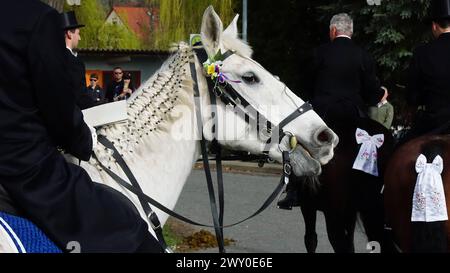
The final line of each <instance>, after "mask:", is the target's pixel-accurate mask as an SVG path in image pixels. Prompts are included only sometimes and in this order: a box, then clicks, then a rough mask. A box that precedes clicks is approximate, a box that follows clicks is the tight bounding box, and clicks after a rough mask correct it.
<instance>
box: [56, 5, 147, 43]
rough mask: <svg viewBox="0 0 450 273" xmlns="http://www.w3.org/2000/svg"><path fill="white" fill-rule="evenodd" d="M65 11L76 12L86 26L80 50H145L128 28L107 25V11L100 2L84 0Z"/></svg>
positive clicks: (83, 30) (82, 31)
mask: <svg viewBox="0 0 450 273" xmlns="http://www.w3.org/2000/svg"><path fill="white" fill-rule="evenodd" d="M64 9H65V11H68V10H74V11H75V13H76V16H77V19H78V22H79V23H81V24H84V25H85V27H84V28H82V29H81V37H82V38H81V41H80V44H79V48H97V49H144V48H146V45H145V44H144V43H142V42H141V41H140V40H139V38H137V37H136V35H135V34H134V33H133V32H131V31H130V30H129V29H128V28H126V27H124V26H120V25H113V24H105V20H106V11H105V10H104V9H103V6H102V5H101V4H100V2H99V1H98V0H82V1H81V6H79V7H70V6H68V5H67V4H66V5H65V7H64Z"/></svg>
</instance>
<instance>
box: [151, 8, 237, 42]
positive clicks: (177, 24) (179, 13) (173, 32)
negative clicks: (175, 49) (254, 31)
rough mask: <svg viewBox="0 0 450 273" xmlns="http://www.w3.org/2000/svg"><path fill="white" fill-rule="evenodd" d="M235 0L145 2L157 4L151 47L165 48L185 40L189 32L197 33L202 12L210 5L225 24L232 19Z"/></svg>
mask: <svg viewBox="0 0 450 273" xmlns="http://www.w3.org/2000/svg"><path fill="white" fill-rule="evenodd" d="M235 2H239V1H237V0H153V1H147V4H149V5H153V6H159V8H160V19H159V27H158V29H157V30H156V31H155V32H154V34H153V37H152V38H151V44H152V47H153V48H155V49H162V50H166V49H168V48H170V46H171V45H172V43H176V42H179V41H187V40H188V39H189V34H191V33H199V32H200V26H201V22H202V17H203V12H204V11H205V9H206V8H207V7H208V6H209V5H212V6H213V7H214V9H215V10H216V12H217V13H218V14H219V16H220V17H221V19H222V21H223V23H224V25H225V26H227V25H228V24H229V23H230V22H231V19H233V16H234V11H233V6H234V3H235Z"/></svg>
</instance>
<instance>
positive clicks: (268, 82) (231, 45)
mask: <svg viewBox="0 0 450 273" xmlns="http://www.w3.org/2000/svg"><path fill="white" fill-rule="evenodd" d="M237 19H238V16H236V17H235V18H234V20H233V22H232V23H231V24H230V26H229V27H228V28H227V29H226V30H223V24H222V21H221V20H220V18H219V16H218V15H217V13H216V12H215V11H214V9H213V8H212V7H209V8H207V9H206V11H205V13H204V15H203V23H202V28H201V36H202V43H203V46H204V48H205V50H206V52H207V54H208V56H209V57H210V58H211V59H213V57H214V56H220V55H217V53H218V52H220V53H222V54H224V53H226V52H231V53H232V55H229V54H228V55H229V56H228V57H226V58H225V59H223V61H221V62H219V64H220V73H222V74H221V75H222V81H226V84H227V85H229V86H231V87H232V88H233V89H234V90H235V92H236V93H237V94H239V96H240V98H239V99H238V100H237V101H238V102H240V101H241V100H242V99H244V100H245V101H246V102H248V103H249V104H250V105H251V106H252V107H251V109H250V110H249V107H245V104H242V105H239V107H240V108H241V109H242V108H246V113H247V114H249V115H250V116H253V117H256V113H254V112H255V111H252V110H256V111H257V112H258V113H259V114H261V115H262V116H264V117H265V118H266V119H267V120H268V121H270V123H271V124H273V125H275V126H278V125H279V124H280V123H282V122H283V123H285V122H286V121H288V122H287V124H285V125H284V126H283V128H280V129H282V132H284V134H287V135H284V134H283V133H282V135H281V136H282V139H279V137H278V134H277V133H278V130H272V132H270V130H267V128H264V127H265V126H258V125H257V122H249V120H248V119H247V120H246V118H245V116H244V115H242V114H240V113H242V111H241V112H239V111H236V106H235V107H231V106H230V105H227V104H226V103H224V102H223V101H222V100H221V99H220V97H218V98H217V110H216V111H217V116H216V119H217V120H218V124H216V126H215V128H216V129H217V131H216V135H213V133H212V127H213V124H215V122H214V116H215V115H213V114H211V112H210V111H203V110H202V111H203V120H204V124H205V126H204V128H203V133H204V135H205V137H206V138H207V139H209V140H211V139H213V138H214V137H215V138H216V139H218V141H219V143H221V144H222V145H225V146H228V147H230V148H232V149H236V150H245V151H250V152H252V153H254V154H261V153H262V152H263V151H264V150H265V149H266V150H268V151H269V156H270V157H272V158H273V159H275V160H278V161H281V160H282V151H284V150H290V158H291V164H292V167H293V171H294V174H295V175H298V176H302V175H318V174H320V172H321V165H324V164H326V163H328V162H329V161H330V160H331V158H332V157H333V155H334V154H333V149H334V147H335V146H336V145H337V143H338V137H337V135H336V134H335V133H334V132H333V131H332V130H331V129H329V128H328V127H327V125H326V124H325V123H324V122H323V120H322V119H321V118H320V117H319V116H318V115H317V114H316V113H315V112H314V111H312V110H310V111H305V112H304V113H300V114H299V115H298V116H296V117H295V118H294V119H293V120H289V119H288V120H286V119H287V118H288V117H289V116H291V115H292V114H293V113H295V112H296V111H298V110H299V108H300V107H301V106H305V105H307V104H305V102H304V101H303V100H301V99H300V98H299V97H297V96H296V95H295V94H294V93H293V92H292V91H291V90H290V89H289V88H288V87H287V86H286V85H285V84H284V83H283V82H281V81H280V80H279V79H278V78H277V77H276V76H274V75H272V74H271V73H270V72H268V71H267V70H266V69H264V68H263V67H262V66H261V65H260V64H258V63H257V62H255V61H254V60H252V59H251V54H252V50H251V48H250V47H249V46H248V45H247V44H246V43H244V42H243V41H241V40H240V39H239V38H238V28H237ZM280 54H282V53H280ZM212 61H216V60H214V59H213V60H212ZM200 65H202V64H200ZM210 72H211V71H210ZM204 75H205V76H206V77H208V76H210V75H208V74H207V72H204ZM215 76H216V79H217V76H218V75H217V74H216V75H215ZM206 77H205V78H206ZM205 78H204V79H205ZM204 79H200V80H201V81H199V86H200V89H201V90H200V93H201V94H203V96H202V97H203V98H204V101H203V105H204V106H207V105H209V99H205V98H209V95H208V91H207V87H206V84H205V80H204ZM254 120H255V121H256V120H257V119H256V118H255V119H254ZM264 124H265V123H264ZM260 125H261V124H260ZM272 134H273V135H272ZM268 139H270V140H271V143H270V144H269V145H267V143H266V142H267V140H268Z"/></svg>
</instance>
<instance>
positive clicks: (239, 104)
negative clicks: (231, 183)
mask: <svg viewBox="0 0 450 273" xmlns="http://www.w3.org/2000/svg"><path fill="white" fill-rule="evenodd" d="M194 52H195V54H196V55H197V58H198V59H199V61H200V64H203V62H205V61H206V60H207V59H208V56H207V54H206V51H205V50H204V49H203V48H194ZM233 54H234V52H232V51H227V52H226V53H225V54H223V55H222V58H223V60H225V59H227V58H228V57H230V56H232V55H233ZM202 60H203V62H202ZM190 70H191V76H192V79H193V81H194V102H195V108H196V116H197V125H198V129H199V133H200V134H201V136H202V139H201V141H200V144H201V151H202V159H203V166H204V170H205V175H206V181H207V186H208V192H209V198H210V204H211V212H212V216H213V223H214V225H213V226H211V225H205V224H201V223H198V222H195V221H192V220H190V219H189V218H187V217H184V216H182V215H180V214H178V213H176V212H174V211H172V210H170V209H168V208H167V207H165V206H164V205H162V204H161V203H159V202H158V201H156V200H154V199H153V198H151V197H149V196H148V195H146V194H145V193H144V192H143V191H142V189H141V187H140V186H139V183H138V181H137V180H136V178H135V177H134V175H133V173H132V172H131V170H130V168H129V167H128V165H127V164H126V162H125V160H124V159H123V158H122V156H121V155H120V153H119V151H118V150H117V149H116V147H115V146H114V143H113V142H111V141H110V140H108V138H107V137H106V136H103V135H99V136H98V141H99V142H100V143H101V144H102V145H103V146H105V147H106V148H108V149H110V150H112V151H113V155H112V156H113V158H114V159H115V161H116V162H117V164H118V165H119V166H120V168H121V169H122V171H123V172H124V173H125V175H126V176H127V178H128V180H129V182H127V181H125V180H124V179H122V178H121V177H120V176H118V175H117V174H115V173H114V172H113V171H111V170H110V169H109V168H108V167H106V166H105V165H104V164H102V163H101V161H100V160H99V159H98V157H97V156H96V155H95V153H93V155H92V156H93V158H94V159H96V161H97V162H98V164H99V166H100V167H101V169H102V170H104V171H105V172H106V173H107V174H108V175H109V176H111V178H113V179H114V180H115V181H116V182H117V183H118V184H120V185H121V186H122V187H124V188H126V189H127V190H129V191H130V192H132V193H134V194H135V195H136V196H137V197H138V199H139V202H140V204H141V206H142V208H143V209H144V211H145V213H146V215H147V218H148V220H149V222H150V225H151V227H152V229H153V230H154V232H155V234H156V237H157V239H158V242H159V243H160V245H161V247H162V249H164V251H165V252H167V253H171V252H172V250H171V249H170V248H169V247H168V246H167V244H166V242H165V240H164V236H163V233H162V227H161V224H160V221H159V219H158V217H157V215H156V213H155V212H154V211H153V210H152V209H151V207H150V204H151V205H153V206H155V207H157V208H158V209H160V210H161V211H163V212H165V213H167V214H168V215H170V216H172V217H175V218H178V219H180V220H182V221H184V222H186V223H189V224H192V225H196V226H203V227H214V229H215V233H216V238H217V242H218V246H219V251H220V252H221V253H223V252H225V248H224V240H223V228H227V227H232V226H235V225H238V224H240V223H242V222H244V221H247V220H249V219H251V218H253V217H255V216H256V215H258V214H260V213H261V212H262V211H264V210H265V209H266V208H267V207H268V206H269V205H270V204H271V203H272V202H273V201H274V200H275V198H276V197H277V196H278V195H279V194H280V192H281V191H282V190H283V188H284V186H285V184H287V183H288V182H289V176H290V175H291V170H292V167H291V164H290V158H289V153H290V152H289V151H282V157H283V175H282V177H281V180H280V183H279V184H278V185H277V187H276V188H275V190H274V191H273V193H272V194H270V196H269V197H268V198H267V199H266V201H265V202H264V203H263V205H262V206H261V207H260V208H259V209H258V210H257V211H256V212H255V213H253V214H252V215H250V216H249V217H247V218H245V219H243V220H241V221H238V222H236V223H234V224H230V225H224V224H223V215H224V214H223V212H224V191H223V176H222V168H221V166H222V164H221V159H220V156H221V149H220V145H217V147H218V149H217V150H218V152H217V156H216V162H217V164H216V170H217V184H218V196H219V213H218V209H217V204H216V199H215V193H214V185H213V183H212V177H211V170H210V167H209V160H208V151H207V141H206V139H205V137H204V136H203V122H202V116H201V108H200V107H201V106H200V99H199V98H200V92H199V88H198V78H197V72H196V68H195V61H194V62H193V63H191V64H190ZM206 79H207V83H208V91H209V95H210V100H211V106H212V107H214V108H215V107H217V104H216V98H219V99H220V100H221V101H222V102H223V103H225V104H226V105H231V106H233V107H234V109H235V110H236V111H240V112H241V113H242V114H243V115H245V117H246V118H245V120H246V122H250V120H251V119H254V118H253V117H252V116H251V115H249V114H248V112H247V111H246V109H251V110H252V111H254V113H257V117H256V119H257V120H256V122H257V125H258V126H259V121H260V120H259V119H264V120H265V122H266V123H267V125H266V126H267V130H268V132H269V130H270V131H271V132H272V133H271V135H270V137H269V139H268V140H267V141H266V147H265V149H264V153H265V154H266V155H267V156H268V152H269V144H270V143H271V139H272V137H273V132H274V130H277V131H278V132H279V133H280V135H279V136H280V137H279V140H280V141H281V139H282V138H283V137H284V136H285V135H287V134H288V133H286V132H284V131H283V128H284V127H285V126H286V125H287V124H289V123H290V122H291V121H293V120H295V119H296V118H298V117H299V116H301V115H303V114H304V113H306V112H308V111H310V110H312V106H311V105H310V104H309V103H307V102H306V103H304V104H303V105H302V106H300V107H299V108H298V109H297V110H296V111H294V112H293V113H292V114H290V115H289V116H288V117H286V118H285V119H284V120H283V121H281V122H280V124H278V125H273V124H272V123H271V122H270V121H268V120H267V119H266V118H265V117H264V116H263V115H262V114H261V113H259V112H258V111H257V110H256V109H255V108H254V107H253V106H252V105H251V104H250V103H248V101H247V100H246V99H245V98H244V97H243V96H241V95H240V94H239V93H238V92H237V91H236V90H235V89H234V88H233V87H232V86H231V85H230V84H227V83H226V82H224V83H219V82H217V81H216V82H213V81H212V80H211V79H210V78H206ZM214 119H215V123H214V124H216V125H217V121H218V117H217V114H216V115H215V116H214ZM215 128H216V132H215V133H216V134H217V128H218V126H215ZM258 129H259V128H258ZM269 133H270V132H269ZM213 135H214V133H213ZM213 142H214V143H216V144H218V141H217V139H214V140H213ZM130 183H131V184H130Z"/></svg>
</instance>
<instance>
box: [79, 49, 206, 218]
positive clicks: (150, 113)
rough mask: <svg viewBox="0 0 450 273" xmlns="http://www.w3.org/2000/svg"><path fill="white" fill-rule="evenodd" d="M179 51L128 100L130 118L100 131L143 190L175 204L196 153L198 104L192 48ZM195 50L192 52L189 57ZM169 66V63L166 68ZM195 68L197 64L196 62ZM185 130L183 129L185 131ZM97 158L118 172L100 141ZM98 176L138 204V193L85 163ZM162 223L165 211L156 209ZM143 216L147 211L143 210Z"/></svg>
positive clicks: (170, 203)
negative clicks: (130, 191)
mask: <svg viewBox="0 0 450 273" xmlns="http://www.w3.org/2000/svg"><path fill="white" fill-rule="evenodd" d="M184 50H185V51H181V52H180V50H179V51H178V53H177V54H175V55H174V57H172V58H171V59H169V60H168V61H167V62H166V64H165V65H163V68H162V70H161V72H159V73H157V74H156V75H155V76H154V77H152V78H151V79H150V80H149V81H147V82H146V83H145V84H144V85H143V87H142V88H141V89H140V90H138V92H137V95H134V96H133V97H132V98H131V101H130V103H129V111H128V116H129V120H128V123H126V124H116V125H112V126H107V127H105V128H102V129H101V130H100V131H99V134H103V135H105V136H107V137H108V139H110V140H111V141H113V142H114V144H115V146H116V147H117V148H118V150H119V151H120V153H121V154H122V155H123V158H124V159H125V161H126V162H127V164H128V165H129V167H130V169H131V170H132V172H133V174H134V175H135V177H136V179H137V181H139V184H140V186H141V187H142V190H143V191H144V193H145V194H147V195H149V196H150V197H152V198H154V199H156V200H157V201H158V202H160V203H162V204H163V205H165V206H166V207H168V208H169V209H173V208H174V207H175V205H176V201H177V199H178V197H179V195H180V193H181V190H182V189H183V186H184V184H185V182H186V180H187V177H188V176H189V174H190V172H191V170H192V165H193V163H194V162H195V161H196V159H197V158H198V151H199V146H198V141H197V140H196V138H195V136H194V135H193V134H195V133H194V132H195V128H196V127H195V126H196V122H195V116H193V115H195V114H194V113H195V108H194V98H193V85H192V78H191V76H190V73H189V72H190V69H189V61H190V60H191V59H192V54H190V53H189V51H188V49H186V48H184ZM189 56H191V57H189ZM164 67H165V69H164ZM197 68H199V66H198V65H197ZM182 131H184V133H181V132H182ZM96 154H100V156H99V159H100V160H101V161H102V162H103V163H104V164H106V165H107V166H108V167H110V168H111V170H112V171H114V172H115V173H117V174H119V175H120V176H121V177H122V178H124V179H126V176H125V175H124V174H123V173H122V171H121V170H120V169H119V168H118V166H117V164H115V163H114V162H113V160H112V158H111V156H110V152H108V151H105V150H104V149H103V147H102V146H100V148H99V149H97V151H96ZM83 167H85V168H86V169H87V170H88V172H89V174H90V175H91V177H92V178H93V180H94V181H98V182H101V183H103V184H106V185H108V186H111V187H113V188H115V189H117V190H119V191H121V192H123V193H124V194H125V195H127V196H128V197H129V198H130V199H131V200H132V201H133V202H134V203H135V205H136V207H138V208H139V209H140V205H139V201H138V200H137V198H136V196H134V195H133V194H130V193H129V192H126V191H124V190H123V189H122V188H121V187H120V186H119V185H118V184H117V183H116V182H115V181H113V180H112V179H111V177H109V176H108V175H107V174H106V173H105V172H102V171H98V169H99V168H98V165H96V164H95V163H94V162H91V164H84V165H83ZM155 211H156V212H157V213H158V216H159V217H160V220H161V222H162V223H164V222H165V221H166V220H167V217H168V216H167V215H166V214H164V213H161V212H160V211H159V210H157V209H155ZM141 214H142V216H145V215H143V212H142V211H141Z"/></svg>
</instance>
